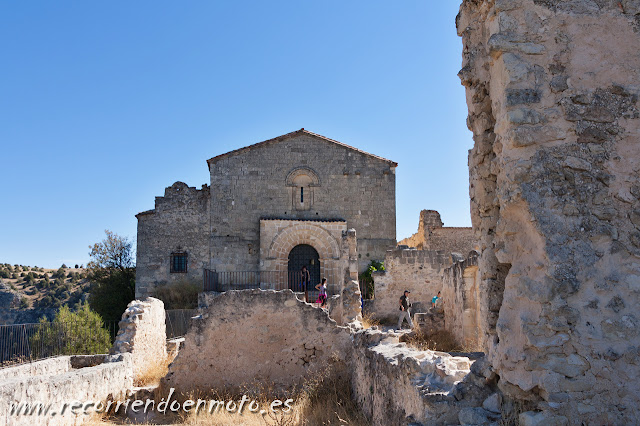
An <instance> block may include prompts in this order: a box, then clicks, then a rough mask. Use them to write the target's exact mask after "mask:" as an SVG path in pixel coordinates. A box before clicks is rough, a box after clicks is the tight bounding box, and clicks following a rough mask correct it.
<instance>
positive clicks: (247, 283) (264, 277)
mask: <svg viewBox="0 0 640 426" xmlns="http://www.w3.org/2000/svg"><path fill="white" fill-rule="evenodd" d="M203 278H204V279H203V290H204V291H217V292H223V291H229V290H248V289H253V288H261V289H263V290H286V289H290V290H292V291H294V292H296V293H305V294H306V295H307V301H309V302H315V301H316V299H317V296H318V290H316V289H315V286H316V284H318V283H304V282H303V280H302V275H301V274H300V272H299V271H290V272H279V271H228V272H227V271H212V270H209V269H205V270H204V277H203Z"/></svg>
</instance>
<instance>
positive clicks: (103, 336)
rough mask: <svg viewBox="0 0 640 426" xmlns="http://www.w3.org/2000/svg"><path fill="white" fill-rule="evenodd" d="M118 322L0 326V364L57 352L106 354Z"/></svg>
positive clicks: (23, 360)
mask: <svg viewBox="0 0 640 426" xmlns="http://www.w3.org/2000/svg"><path fill="white" fill-rule="evenodd" d="M117 333H118V321H93V322H80V321H78V322H40V323H33V324H13V325H0V367H5V366H8V365H13V364H19V363H22V362H32V361H37V360H40V359H44V358H49V357H54V356H60V355H91V354H101V353H102V354H103V353H108V352H109V348H111V345H112V344H113V341H114V340H115V336H116V334H117Z"/></svg>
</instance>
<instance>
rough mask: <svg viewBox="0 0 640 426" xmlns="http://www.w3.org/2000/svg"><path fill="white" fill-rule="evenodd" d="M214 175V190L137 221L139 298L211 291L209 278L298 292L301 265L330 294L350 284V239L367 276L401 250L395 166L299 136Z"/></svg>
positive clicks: (273, 142) (219, 163)
mask: <svg viewBox="0 0 640 426" xmlns="http://www.w3.org/2000/svg"><path fill="white" fill-rule="evenodd" d="M207 165H208V167H209V173H210V184H209V185H206V184H205V185H202V188H201V189H196V188H194V187H189V186H188V185H186V184H184V183H182V182H176V183H174V184H173V185H171V186H170V187H168V188H166V189H165V192H164V196H163V197H156V200H155V208H154V209H153V210H148V211H145V212H142V213H139V214H137V215H136V217H137V219H138V247H137V267H136V269H137V270H136V297H143V296H147V295H152V294H153V292H154V289H155V288H156V287H157V286H161V285H165V284H169V283H174V282H179V281H184V280H189V281H192V282H202V281H203V278H204V282H205V289H206V286H207V282H208V281H209V282H210V281H211V277H213V281H216V280H219V281H220V280H223V279H226V280H227V281H228V283H227V284H234V285H239V286H242V285H245V284H249V285H252V284H256V283H255V281H256V280H258V281H259V282H258V284H259V285H260V287H262V288H276V289H282V288H292V289H294V290H295V288H294V284H295V283H294V282H295V281H296V280H295V278H298V277H299V276H300V275H301V274H300V272H299V271H300V269H301V267H302V266H303V265H304V266H307V268H308V270H309V272H310V284H311V285H312V286H315V284H317V283H318V282H319V280H320V278H321V277H326V278H327V280H328V285H329V290H330V291H331V290H332V289H335V288H338V287H337V286H339V285H340V283H341V282H342V281H343V280H344V277H342V276H341V274H343V271H344V268H343V265H344V264H345V263H344V262H345V257H348V256H349V250H346V249H345V245H346V244H345V242H344V239H345V237H344V236H345V234H346V231H347V229H352V228H353V229H355V230H356V235H357V258H358V268H359V270H360V271H362V270H364V269H365V268H366V267H367V265H368V264H369V262H370V261H371V260H374V259H375V260H383V259H384V257H385V253H386V250H388V249H391V248H393V247H395V245H396V196H395V183H396V179H395V169H396V167H397V165H398V164H397V163H395V162H393V161H391V160H387V159H384V158H381V157H378V156H375V155H372V154H369V153H366V152H364V151H361V150H359V149H357V148H354V147H351V146H348V145H345V144H343V143H340V142H338V141H335V140H332V139H329V138H326V137H324V136H321V135H317V134H315V133H312V132H309V131H307V130H305V129H301V130H298V131H295V132H292V133H288V134H285V135H282V136H279V137H277V138H274V139H270V140H267V141H264V142H260V143H257V144H254V145H251V146H247V147H245V148H240V149H237V150H234V151H231V152H228V153H226V154H221V155H218V156H216V157H213V158H211V159H209V160H207ZM352 255H353V254H352ZM223 277H226V278H223ZM216 283H217V282H214V284H216ZM231 288H242V287H231Z"/></svg>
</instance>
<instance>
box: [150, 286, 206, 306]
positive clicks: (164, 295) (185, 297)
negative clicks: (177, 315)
mask: <svg viewBox="0 0 640 426" xmlns="http://www.w3.org/2000/svg"><path fill="white" fill-rule="evenodd" d="M201 290H202V285H201V284H200V283H199V282H197V281H190V280H182V281H178V282H176V283H173V284H165V285H162V286H159V287H156V289H155V290H154V292H153V297H155V298H157V299H160V300H162V301H163V302H164V308H165V309H196V308H197V307H198V293H200V291H201Z"/></svg>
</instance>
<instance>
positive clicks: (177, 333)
mask: <svg viewBox="0 0 640 426" xmlns="http://www.w3.org/2000/svg"><path fill="white" fill-rule="evenodd" d="M165 312H166V320H165V323H166V327H167V339H175V338H176V337H183V336H184V335H185V334H187V331H189V327H190V326H191V318H192V317H194V316H196V315H198V310H197V309H169V310H167V311H165Z"/></svg>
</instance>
